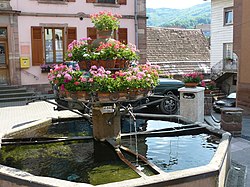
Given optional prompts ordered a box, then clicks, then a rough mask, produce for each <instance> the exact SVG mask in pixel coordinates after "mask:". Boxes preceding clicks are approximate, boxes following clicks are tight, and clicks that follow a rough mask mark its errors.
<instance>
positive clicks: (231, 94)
mask: <svg viewBox="0 0 250 187" xmlns="http://www.w3.org/2000/svg"><path fill="white" fill-rule="evenodd" d="M227 98H230V99H236V93H230V94H229V95H228V96H227Z"/></svg>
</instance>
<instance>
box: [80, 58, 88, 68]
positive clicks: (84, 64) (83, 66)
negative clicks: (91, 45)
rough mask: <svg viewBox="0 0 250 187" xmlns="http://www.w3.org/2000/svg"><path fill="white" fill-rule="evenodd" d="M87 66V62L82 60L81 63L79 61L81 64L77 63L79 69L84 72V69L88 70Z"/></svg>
mask: <svg viewBox="0 0 250 187" xmlns="http://www.w3.org/2000/svg"><path fill="white" fill-rule="evenodd" d="M88 64H89V62H88V61H86V60H83V61H81V62H78V65H79V67H80V69H81V70H86V69H88V68H89V66H88Z"/></svg>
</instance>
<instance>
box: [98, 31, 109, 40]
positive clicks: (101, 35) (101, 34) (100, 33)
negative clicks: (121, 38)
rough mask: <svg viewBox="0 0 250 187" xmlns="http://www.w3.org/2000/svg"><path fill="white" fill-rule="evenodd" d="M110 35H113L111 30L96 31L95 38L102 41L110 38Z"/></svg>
mask: <svg viewBox="0 0 250 187" xmlns="http://www.w3.org/2000/svg"><path fill="white" fill-rule="evenodd" d="M112 34H113V31H112V30H104V31H97V38H102V39H106V38H111V36H112Z"/></svg>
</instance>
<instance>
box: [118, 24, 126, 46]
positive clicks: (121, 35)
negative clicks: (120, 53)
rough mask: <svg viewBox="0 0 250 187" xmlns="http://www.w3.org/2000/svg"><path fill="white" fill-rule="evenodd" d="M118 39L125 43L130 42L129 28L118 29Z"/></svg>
mask: <svg viewBox="0 0 250 187" xmlns="http://www.w3.org/2000/svg"><path fill="white" fill-rule="evenodd" d="M118 40H119V41H120V42H122V43H124V44H128V29H127V28H119V29H118Z"/></svg>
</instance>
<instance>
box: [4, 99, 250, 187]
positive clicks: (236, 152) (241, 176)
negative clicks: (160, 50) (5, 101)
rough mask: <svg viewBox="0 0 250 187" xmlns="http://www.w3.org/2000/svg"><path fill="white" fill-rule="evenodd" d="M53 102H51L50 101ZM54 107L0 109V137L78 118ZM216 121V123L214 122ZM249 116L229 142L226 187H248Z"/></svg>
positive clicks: (207, 118) (41, 104) (39, 104)
mask: <svg viewBox="0 0 250 187" xmlns="http://www.w3.org/2000/svg"><path fill="white" fill-rule="evenodd" d="M52 101H53V100H52ZM54 108H55V105H53V104H50V103H47V102H45V101H37V102H33V103H30V104H28V105H23V106H9V107H7V106H6V107H0V137H1V135H3V134H5V133H7V132H8V131H10V130H11V129H12V128H15V127H16V126H21V125H24V124H26V123H29V122H32V121H35V120H39V119H44V118H60V117H67V116H68V117H69V116H73V117H76V116H79V117H80V115H78V114H75V113H73V112H71V111H68V110H64V111H57V110H54ZM213 116H214V117H215V120H213V119H212V118H211V117H210V116H205V121H206V122H207V123H208V124H210V125H212V126H214V127H216V128H220V124H219V123H218V121H220V114H216V113H213ZM216 121H217V122H216ZM249 155H250V116H243V123H242V135H241V136H240V137H233V138H232V141H231V160H232V166H233V167H232V173H234V174H233V175H232V176H231V179H229V181H230V182H229V184H227V187H248V186H250V174H249V173H248V169H250V156H249Z"/></svg>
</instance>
